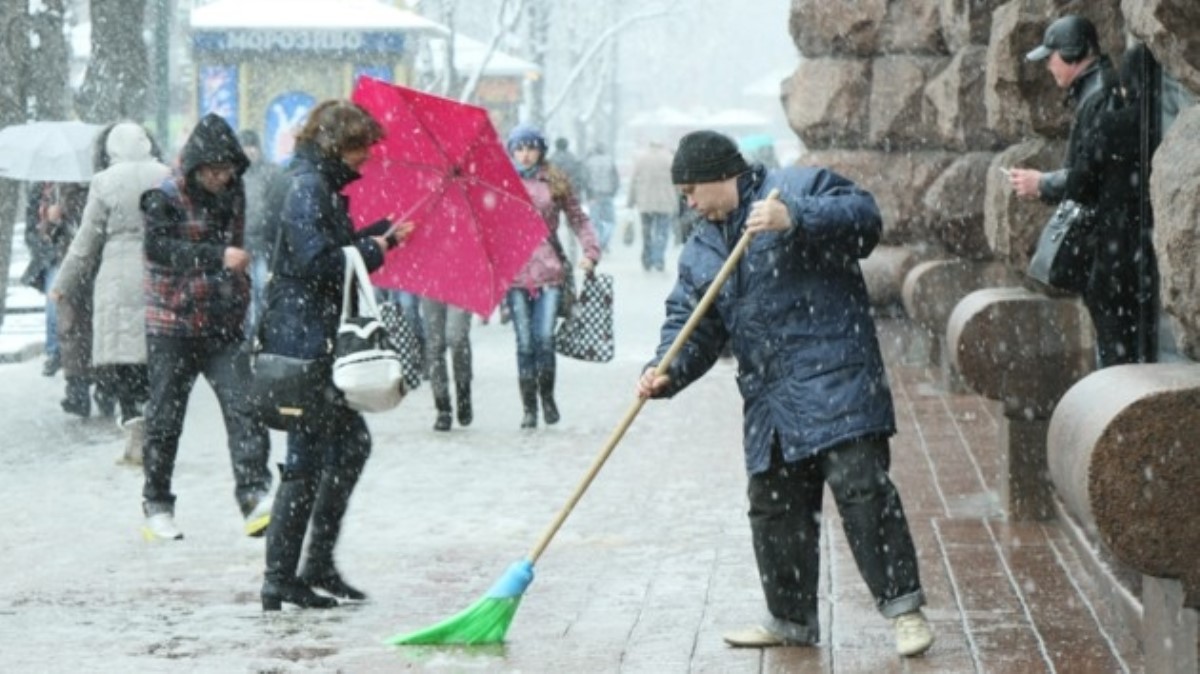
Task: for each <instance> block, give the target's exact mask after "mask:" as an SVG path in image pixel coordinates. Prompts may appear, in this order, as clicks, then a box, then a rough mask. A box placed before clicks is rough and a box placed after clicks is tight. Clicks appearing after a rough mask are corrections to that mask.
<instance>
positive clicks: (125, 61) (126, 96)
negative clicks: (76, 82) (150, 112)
mask: <svg viewBox="0 0 1200 674" xmlns="http://www.w3.org/2000/svg"><path fill="white" fill-rule="evenodd" d="M90 4H91V17H92V60H91V61H90V62H89V63H88V68H87V74H86V75H84V78H83V86H82V87H80V91H79V97H78V99H77V100H76V105H77V107H78V109H79V116H80V117H81V118H82V119H83V120H84V121H87V122H94V123H96V124H107V123H109V122H112V121H116V120H118V119H132V120H136V121H139V122H140V121H142V120H144V119H145V117H146V96H147V93H148V89H149V86H150V65H149V59H148V58H147V54H146V43H145V42H144V41H143V40H142V29H143V27H144V26H143V24H144V23H145V15H146V0H105V1H104V2H92V3H90Z"/></svg>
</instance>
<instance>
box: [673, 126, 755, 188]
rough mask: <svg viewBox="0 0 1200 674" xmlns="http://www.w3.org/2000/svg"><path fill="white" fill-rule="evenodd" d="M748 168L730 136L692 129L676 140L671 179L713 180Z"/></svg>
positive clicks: (678, 181) (687, 181)
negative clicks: (676, 147) (676, 146)
mask: <svg viewBox="0 0 1200 674" xmlns="http://www.w3.org/2000/svg"><path fill="white" fill-rule="evenodd" d="M749 169H750V167H749V166H748V165H747V164H746V160H745V159H744V158H743V157H742V153H741V152H739V151H738V147H737V143H734V142H733V140H732V139H731V138H729V137H728V136H725V135H722V134H719V133H717V132H716V131H693V132H691V133H689V134H688V135H686V136H684V137H683V138H682V139H680V141H679V149H678V150H676V151H675V160H674V161H672V162H671V182H673V183H675V184H676V185H691V184H695V183H714V182H718V181H721V180H725V179H726V178H732V177H734V176H736V175H739V174H742V173H745V172H746V171H748V170H749Z"/></svg>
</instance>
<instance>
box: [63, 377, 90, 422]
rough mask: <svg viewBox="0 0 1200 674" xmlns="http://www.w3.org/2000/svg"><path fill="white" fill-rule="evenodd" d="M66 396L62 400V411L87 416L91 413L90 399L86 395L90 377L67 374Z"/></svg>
mask: <svg viewBox="0 0 1200 674" xmlns="http://www.w3.org/2000/svg"><path fill="white" fill-rule="evenodd" d="M66 380H67V391H66V397H65V398H63V400H62V403H61V404H62V408H63V411H64V412H66V413H68V414H74V415H76V416H80V417H84V418H87V417H88V416H90V415H91V413H92V399H91V398H89V397H88V388H90V387H91V383H92V382H91V379H89V378H88V377H81V376H75V375H69V376H67V377H66Z"/></svg>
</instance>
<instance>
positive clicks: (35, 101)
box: [25, 0, 74, 120]
mask: <svg viewBox="0 0 1200 674" xmlns="http://www.w3.org/2000/svg"><path fill="white" fill-rule="evenodd" d="M42 7H43V9H42V11H40V12H37V13H35V14H33V15H31V16H30V23H29V27H30V30H31V31H32V32H33V33H34V34H35V35H36V36H37V47H36V48H35V49H34V50H33V51H32V54H31V58H30V59H29V62H28V64H29V70H28V73H29V75H28V78H27V80H26V82H25V96H26V99H27V100H28V101H29V103H30V104H31V112H32V114H31V115H30V119H46V120H59V119H68V118H71V117H73V116H74V115H72V114H70V111H71V107H72V106H71V104H70V101H71V98H70V89H69V87H68V85H67V81H68V80H69V79H70V75H69V72H70V70H69V65H68V61H69V59H70V54H69V53H68V49H67V36H66V33H65V32H64V31H63V14H64V13H65V11H64V8H63V0H43V2H42Z"/></svg>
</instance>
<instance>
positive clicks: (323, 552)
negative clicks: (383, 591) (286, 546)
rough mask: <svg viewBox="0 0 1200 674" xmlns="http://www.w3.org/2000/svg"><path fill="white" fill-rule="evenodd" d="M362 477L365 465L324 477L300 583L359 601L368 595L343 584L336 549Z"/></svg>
mask: <svg viewBox="0 0 1200 674" xmlns="http://www.w3.org/2000/svg"><path fill="white" fill-rule="evenodd" d="M360 474H362V466H361V465H359V466H354V467H347V466H342V467H338V468H327V469H326V470H325V472H324V473H323V474H322V476H321V483H320V486H318V487H317V499H316V505H315V506H314V507H313V512H312V531H311V532H310V534H309V538H308V554H307V555H306V557H305V560H304V570H303V571H301V572H300V580H302V581H304V582H305V583H306V584H307V585H308V586H310V587H314V588H317V589H319V590H324V591H326V592H328V593H329V594H332V595H334V596H335V597H341V598H342V599H353V600H355V601H361V600H363V599H366V598H367V595H366V594H365V593H363V592H362V591H360V590H358V589H356V588H355V587H353V586H351V585H350V584H348V583H346V581H344V580H342V576H341V574H339V573H338V570H337V567H336V566H335V565H334V563H333V548H334V547H335V546H336V545H337V541H338V536H340V535H341V533H342V518H343V517H344V516H345V515H346V507H347V506H348V505H349V504H350V494H351V493H352V492H353V491H354V485H355V484H357V483H358V476H359V475H360Z"/></svg>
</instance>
